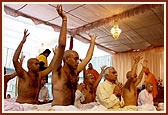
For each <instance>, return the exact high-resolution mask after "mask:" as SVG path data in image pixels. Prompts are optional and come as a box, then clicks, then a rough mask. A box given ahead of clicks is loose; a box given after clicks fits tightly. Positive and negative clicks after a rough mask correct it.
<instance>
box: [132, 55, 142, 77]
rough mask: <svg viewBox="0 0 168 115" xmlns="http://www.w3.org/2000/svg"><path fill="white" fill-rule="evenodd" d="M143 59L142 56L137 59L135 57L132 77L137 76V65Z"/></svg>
mask: <svg viewBox="0 0 168 115" xmlns="http://www.w3.org/2000/svg"><path fill="white" fill-rule="evenodd" d="M142 58H143V57H141V56H137V57H133V59H134V64H133V67H132V68H131V77H134V76H135V74H136V70H137V65H138V63H139V61H140V60H141V59H142Z"/></svg>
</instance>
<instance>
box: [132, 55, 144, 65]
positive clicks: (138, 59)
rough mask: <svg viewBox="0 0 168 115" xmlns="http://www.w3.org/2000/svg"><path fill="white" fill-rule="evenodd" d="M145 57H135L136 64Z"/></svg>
mask: <svg viewBox="0 0 168 115" xmlns="http://www.w3.org/2000/svg"><path fill="white" fill-rule="evenodd" d="M142 58H143V57H141V56H136V57H133V59H134V61H135V63H138V62H139V61H140V60H141V59H142Z"/></svg>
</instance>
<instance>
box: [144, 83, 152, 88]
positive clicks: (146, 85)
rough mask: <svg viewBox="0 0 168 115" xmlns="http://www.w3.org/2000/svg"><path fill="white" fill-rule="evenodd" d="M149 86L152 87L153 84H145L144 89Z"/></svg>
mask: <svg viewBox="0 0 168 115" xmlns="http://www.w3.org/2000/svg"><path fill="white" fill-rule="evenodd" d="M150 86H153V84H152V83H146V84H145V88H147V87H150Z"/></svg>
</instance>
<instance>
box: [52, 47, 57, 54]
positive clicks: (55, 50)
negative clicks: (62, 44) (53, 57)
mask: <svg viewBox="0 0 168 115" xmlns="http://www.w3.org/2000/svg"><path fill="white" fill-rule="evenodd" d="M52 50H53V53H54V54H56V53H57V51H58V46H55V49H54V48H52Z"/></svg>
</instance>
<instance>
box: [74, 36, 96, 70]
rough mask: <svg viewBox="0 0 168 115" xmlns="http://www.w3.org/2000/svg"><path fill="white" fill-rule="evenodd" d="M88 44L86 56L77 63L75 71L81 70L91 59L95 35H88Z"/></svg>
mask: <svg viewBox="0 0 168 115" xmlns="http://www.w3.org/2000/svg"><path fill="white" fill-rule="evenodd" d="M89 36H90V38H91V40H90V46H89V49H88V51H87V54H86V57H85V58H84V59H83V60H82V62H81V63H80V64H79V65H78V68H77V72H80V71H82V69H83V68H84V67H85V66H86V65H87V63H88V62H89V61H90V60H91V58H92V55H93V51H94V46H95V40H96V37H97V36H96V35H90V34H89Z"/></svg>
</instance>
